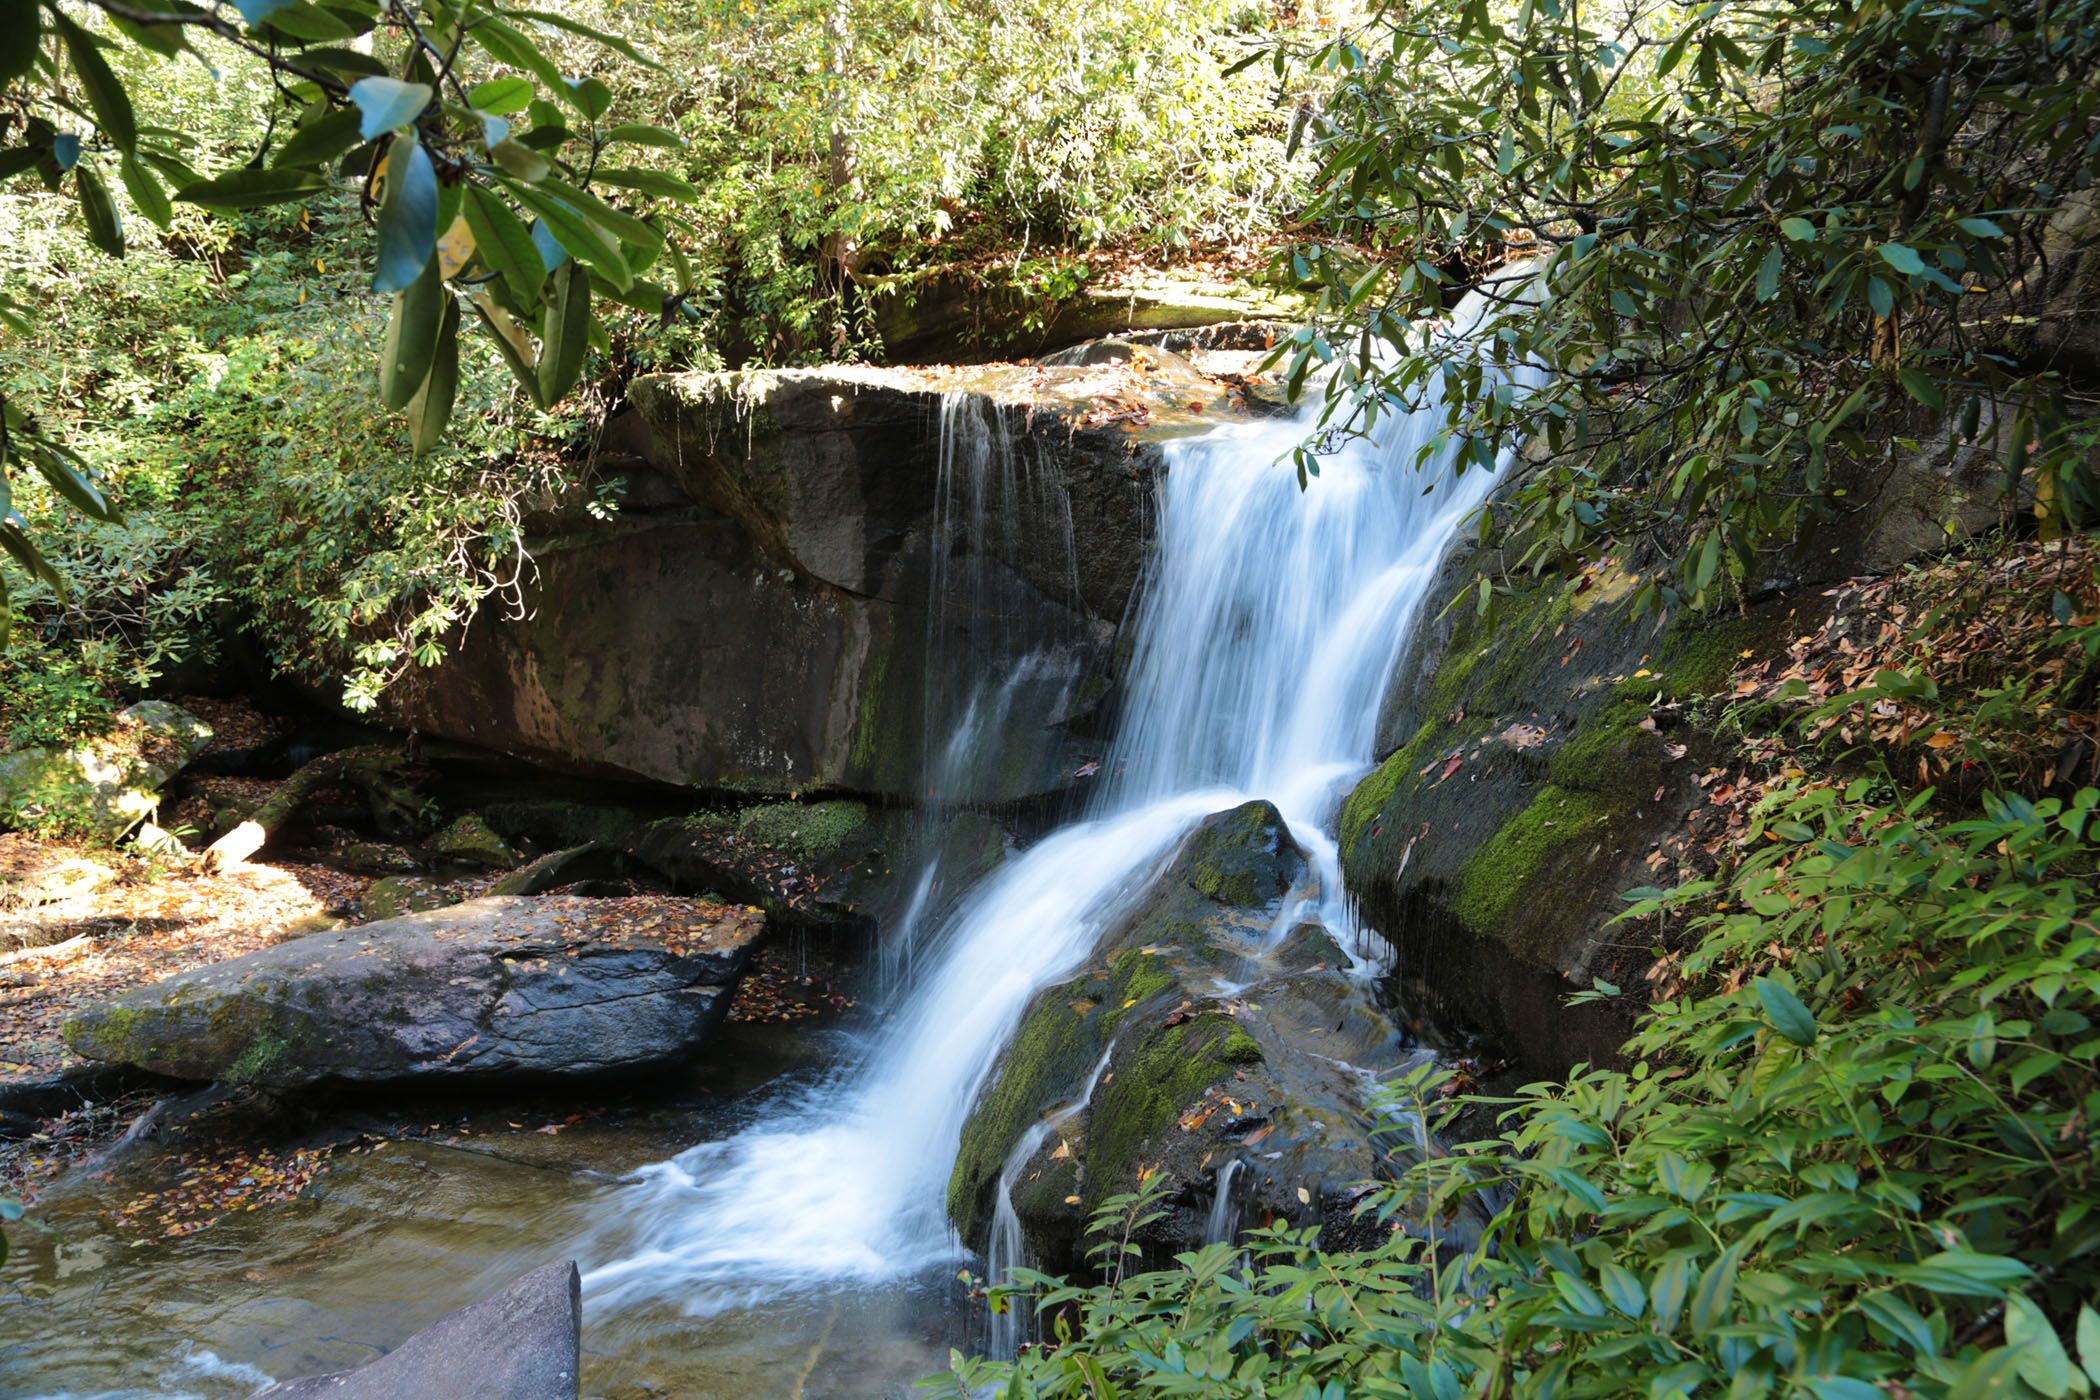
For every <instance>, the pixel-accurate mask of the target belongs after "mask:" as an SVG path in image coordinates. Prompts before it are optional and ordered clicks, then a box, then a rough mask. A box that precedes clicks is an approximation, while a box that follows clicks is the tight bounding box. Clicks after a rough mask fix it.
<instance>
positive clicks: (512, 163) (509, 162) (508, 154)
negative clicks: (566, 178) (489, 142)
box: [489, 141, 554, 185]
mask: <svg viewBox="0 0 2100 1400" xmlns="http://www.w3.org/2000/svg"><path fill="white" fill-rule="evenodd" d="M489 155H490V156H491V157H493V158H494V159H495V162H496V164H498V165H500V166H502V167H503V169H504V170H505V171H507V172H508V173H510V174H512V175H515V176H517V177H518V178H519V179H520V180H523V181H524V182H525V183H526V184H528V185H532V184H538V183H539V182H540V181H541V180H544V179H546V178H547V177H548V176H549V175H552V174H553V173H554V166H553V164H552V163H551V162H550V161H549V160H548V159H547V158H546V157H545V156H543V155H541V154H540V153H539V152H538V151H535V150H533V149H532V148H531V147H529V146H525V145H521V144H520V143H518V142H516V141H498V142H497V143H496V144H495V145H493V146H491V147H489Z"/></svg>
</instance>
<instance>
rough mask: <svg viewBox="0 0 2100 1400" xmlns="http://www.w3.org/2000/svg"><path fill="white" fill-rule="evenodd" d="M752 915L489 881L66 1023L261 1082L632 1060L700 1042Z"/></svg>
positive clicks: (113, 1053) (117, 1054)
mask: <svg viewBox="0 0 2100 1400" xmlns="http://www.w3.org/2000/svg"><path fill="white" fill-rule="evenodd" d="M762 925H763V919H762V918H761V916H760V915H759V914H758V913H757V911H755V910H751V909H745V908H739V907H734V906H726V905H719V904H710V903H705V902H701V901H696V900H678V899H658V898H632V899H580V898H573V897H566V896H543V897H539V898H528V897H517V896H501V895H497V896H488V897H485V898H482V899H476V900H470V901H468V902H467V903H465V904H458V905H454V906H452V907H451V908H448V909H440V910H435V911H432V912H429V913H423V914H409V915H405V916H403V917H401V918H397V919H389V920H385V921H382V922H380V923H375V924H364V925H361V926H359V927H356V928H350V929H339V930H335V931H331V932H327V933H315V934H307V935H305V936H303V937H299V938H293V939H289V940H287V941H285V942H283V943H279V944H276V945H274V946H272V947H269V948H265V949H263V950H262V951H260V952H255V953H249V954H247V955H246V956H244V957H238V958H229V959H227V960H226V961H224V962H219V963H213V964H210V965H208V966H205V967H200V968H195V969H193V970H191V971H189V972H185V973H181V974H179V975H178V976H175V977H170V978H168V979H166V980H165V981H162V982H158V983H155V984H154V985H152V986H150V987H146V988H143V989H141V990H139V991H136V992H132V993H130V994H128V995H126V996H123V997H119V998H117V999H115V1000H114V1001H110V1002H106V1003H103V1004H101V1005H99V1006H96V1007H94V1008H92V1009H90V1010H88V1011H86V1012H83V1013H82V1014H81V1015H79V1016H77V1017H75V1018H74V1019H73V1020H71V1021H69V1022H67V1023H66V1026H65V1037H66V1042H67V1044H68V1045H70V1046H71V1047H72V1048H73V1050H74V1051H75V1052H77V1053H78V1054H81V1055H84V1056H86V1057H88V1058H90V1059H97V1060H105V1061H114V1062H118V1063H122V1064H128V1065H132V1066H135V1067H137V1068H140V1069H144V1070H148V1071H150V1072H152V1073H155V1074H162V1075H166V1076H169V1077H171V1078H176V1079H188V1080H225V1081H229V1082H236V1083H249V1084H259V1085H265V1086H270V1087H275V1088H291V1087H296V1086H302V1085H310V1084H316V1083H323V1082H353V1083H404V1082H416V1083H425V1084H432V1083H442V1082H453V1081H471V1080H477V1079H486V1078H491V1077H499V1076H501V1077H514V1078H524V1079H530V1078H538V1077H546V1076H568V1075H577V1074H594V1073H601V1072H606V1071H614V1070H631V1069H637V1068H641V1067H644V1066H648V1065H655V1064H664V1063H672V1062H677V1061H681V1060H683V1059H685V1058H687V1057H688V1056H690V1055H691V1054H692V1053H693V1052H694V1051H695V1050H696V1049H698V1048H699V1046H700V1045H701V1044H702V1043H703V1042H704V1041H705V1040H706V1038H707V1036H708V1034H709V1033H710V1032H711V1031H712V1030H713V1028H714V1027H715V1025H716V1024H717V1023H718V1022H719V1021H720V1019H721V1017H722V1016H723V1014H724V1013H726V1012H727V1010H728V1004H729V998H730V995H731V994H732V992H733V991H734V988H735V985H736V981H737V978H738V976H739V974H740V972H741V970H742V968H743V964H744V961H745V959H746V957H747V956H748V954H749V951H750V946H751V943H752V941H753V940H754V939H755V938H756V937H757V936H758V933H759V932H760V930H761V928H762Z"/></svg>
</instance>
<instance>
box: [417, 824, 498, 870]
mask: <svg viewBox="0 0 2100 1400" xmlns="http://www.w3.org/2000/svg"><path fill="white" fill-rule="evenodd" d="M430 851H431V854H433V855H435V856H437V857H439V858H440V859H442V860H447V861H450V862H452V863H453V864H455V865H479V866H485V867H487V868H489V869H491V870H509V869H511V868H513V867H515V866H516V865H517V864H518V853H517V852H516V851H514V850H512V849H511V848H510V843H509V842H508V841H505V840H504V839H503V838H502V837H501V836H498V835H497V834H496V833H495V831H494V830H493V829H492V828H491V827H490V826H489V824H488V822H487V821H486V820H485V819H483V818H481V817H479V816H476V815H475V814H474V813H472V812H469V813H467V814H466V815H465V816H462V817H458V818H455V819H454V820H453V821H452V822H451V824H450V825H448V826H446V827H445V829H444V830H443V831H440V832H439V833H438V834H437V835H435V836H433V837H431V838H430Z"/></svg>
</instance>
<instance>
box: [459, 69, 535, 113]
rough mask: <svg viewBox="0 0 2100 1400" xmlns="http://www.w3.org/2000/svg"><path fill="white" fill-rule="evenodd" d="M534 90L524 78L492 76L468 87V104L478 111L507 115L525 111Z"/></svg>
mask: <svg viewBox="0 0 2100 1400" xmlns="http://www.w3.org/2000/svg"><path fill="white" fill-rule="evenodd" d="M534 91H535V89H534V88H533V86H532V84H531V83H530V82H527V81H526V80H525V79H523V78H491V79H489V80H488V81H487V82H485V83H476V84H475V85H474V86H473V87H472V88H470V89H468V91H467V105H469V106H470V107H472V108H474V110H475V111H477V112H489V113H492V114H493V115H495V116H499V117H507V116H510V115H512V114H513V113H517V112H522V111H524V110H525V108H526V105H527V104H528V103H530V102H531V101H532V94H533V92H534Z"/></svg>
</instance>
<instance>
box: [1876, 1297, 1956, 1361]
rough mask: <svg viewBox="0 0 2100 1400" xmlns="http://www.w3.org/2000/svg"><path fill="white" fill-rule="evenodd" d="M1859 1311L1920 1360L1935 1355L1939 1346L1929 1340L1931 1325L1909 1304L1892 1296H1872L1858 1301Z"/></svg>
mask: <svg viewBox="0 0 2100 1400" xmlns="http://www.w3.org/2000/svg"><path fill="white" fill-rule="evenodd" d="M1859 1306H1860V1311H1862V1312H1864V1313H1866V1315H1867V1316H1868V1317H1870V1318H1872V1319H1873V1320H1874V1321H1875V1322H1877V1323H1879V1324H1881V1326H1882V1328H1883V1329H1884V1330H1885V1331H1887V1332H1888V1334H1889V1335H1890V1336H1891V1337H1892V1338H1893V1339H1895V1340H1897V1341H1900V1342H1902V1343H1903V1344H1904V1345H1906V1346H1908V1347H1909V1348H1910V1349H1911V1350H1912V1351H1914V1352H1916V1353H1917V1354H1918V1355H1919V1356H1922V1357H1928V1358H1929V1357H1934V1356H1938V1355H1939V1346H1938V1344H1937V1343H1936V1342H1935V1341H1934V1340H1933V1335H1932V1326H1931V1324H1930V1323H1928V1322H1926V1321H1925V1319H1924V1318H1922V1317H1920V1316H1918V1314H1917V1312H1916V1310H1915V1309H1913V1308H1912V1307H1911V1305H1910V1304H1908V1303H1906V1302H1904V1301H1903V1299H1902V1298H1901V1297H1900V1296H1899V1295H1897V1294H1895V1293H1875V1294H1870V1295H1868V1296H1867V1297H1864V1298H1861V1299H1860V1300H1859Z"/></svg>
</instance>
